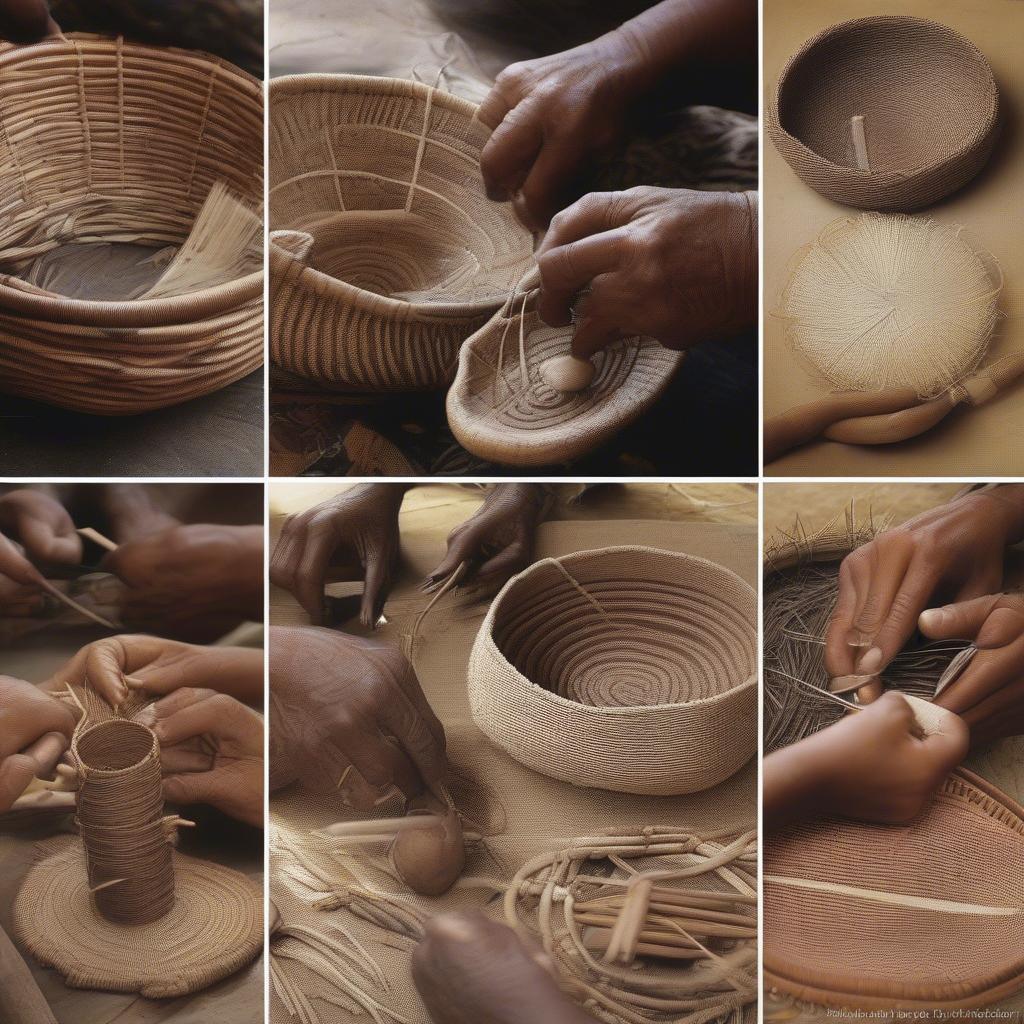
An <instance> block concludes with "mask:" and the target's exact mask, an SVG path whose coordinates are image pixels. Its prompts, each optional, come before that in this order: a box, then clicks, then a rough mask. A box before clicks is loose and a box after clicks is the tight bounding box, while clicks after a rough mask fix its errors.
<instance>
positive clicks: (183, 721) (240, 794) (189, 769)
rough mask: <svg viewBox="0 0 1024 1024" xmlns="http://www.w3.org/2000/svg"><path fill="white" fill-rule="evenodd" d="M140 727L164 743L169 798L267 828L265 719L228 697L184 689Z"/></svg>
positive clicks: (142, 716) (152, 709)
mask: <svg viewBox="0 0 1024 1024" xmlns="http://www.w3.org/2000/svg"><path fill="white" fill-rule="evenodd" d="M135 721H137V722H141V723H142V724H143V725H146V726H148V727H149V728H151V729H152V730H153V732H154V733H156V737H157V739H158V740H159V741H160V762H161V767H162V769H163V772H164V780H163V782H164V798H165V799H167V800H172V801H174V802H175V803H179V804H209V805H210V806H211V807H216V808H217V809H218V810H220V811H223V812H224V813H225V814H227V815H230V816H231V817H232V818H235V819H236V820H237V821H243V822H245V823H246V824H247V825H254V826H255V827H257V828H262V827H263V719H262V717H261V716H260V715H259V714H257V713H256V712H255V711H253V710H252V709H251V708H247V707H246V706H245V705H244V704H242V703H240V702H239V701H237V700H235V699H234V697H229V696H227V694H224V693H214V691H213V690H204V689H195V688H194V687H189V686H186V687H183V688H182V689H180V690H175V691H174V692H173V693H171V694H170V695H169V696H167V697H164V698H162V699H161V700H158V701H157V702H156V703H155V704H151V705H150V706H149V707H147V708H144V709H143V710H142V711H140V712H139V714H137V715H136V716H135Z"/></svg>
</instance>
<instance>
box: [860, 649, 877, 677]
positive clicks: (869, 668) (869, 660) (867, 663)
mask: <svg viewBox="0 0 1024 1024" xmlns="http://www.w3.org/2000/svg"><path fill="white" fill-rule="evenodd" d="M881 667H882V648H881V647H872V648H871V650H870V651H868V652H867V654H865V655H864V656H863V657H862V658H861V659H860V661H858V662H857V671H858V672H859V673H861V674H862V675H868V674H870V673H874V672H877V671H878V670H879V669H880V668H881Z"/></svg>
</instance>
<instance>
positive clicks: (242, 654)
mask: <svg viewBox="0 0 1024 1024" xmlns="http://www.w3.org/2000/svg"><path fill="white" fill-rule="evenodd" d="M86 680H88V682H89V685H90V686H92V687H94V688H95V689H96V691H97V692H98V693H99V694H100V695H101V696H103V697H104V698H106V700H107V702H108V703H110V704H111V705H112V706H113V707H115V708H116V707H118V706H119V705H120V704H122V703H123V702H124V701H126V700H127V699H128V697H129V696H130V695H131V694H132V693H143V694H146V695H148V696H151V697H161V696H164V695H165V694H168V693H171V692H172V691H174V690H177V689H180V688H181V687H183V686H192V687H206V688H208V689H210V690H216V691H218V692H219V693H226V694H228V695H229V696H232V697H237V698H238V699H239V700H241V701H245V702H246V703H248V704H259V703H260V701H261V700H262V698H263V652H262V651H259V650H250V649H248V648H244V647H203V646H199V645H196V644H185V643H181V642H180V641H178V640H166V639H164V638H163V637H156V636H146V635H145V634H143V633H132V634H127V635H124V636H112V637H105V638H104V639H102V640H96V641H95V642H93V643H91V644H87V645H86V646H85V647H83V648H82V649H81V650H80V651H79V652H78V653H77V654H76V655H75V656H74V657H73V658H72V659H71V660H70V661H69V662H68V663H67V664H66V665H64V666H63V667H62V668H60V669H58V670H57V672H55V673H54V674H53V676H52V677H51V678H50V679H49V680H47V682H46V683H44V684H43V686H44V688H45V689H47V690H52V691H58V690H63V689H64V688H65V687H66V686H68V684H81V683H82V682H84V681H86Z"/></svg>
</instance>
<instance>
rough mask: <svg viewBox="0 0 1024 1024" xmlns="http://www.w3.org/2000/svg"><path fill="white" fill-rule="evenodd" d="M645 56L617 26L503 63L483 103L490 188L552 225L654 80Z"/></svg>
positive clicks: (532, 218) (524, 214)
mask: <svg viewBox="0 0 1024 1024" xmlns="http://www.w3.org/2000/svg"><path fill="white" fill-rule="evenodd" d="M644 57H645V55H644V51H643V48H642V47H641V46H640V45H639V44H638V42H637V40H636V39H635V37H633V36H632V35H631V34H630V33H629V32H626V31H622V30H618V31H615V32H610V33H608V35H605V36H602V37H601V38H599V39H595V40H594V41H593V42H589V43H584V44H583V45H582V46H577V47H575V48H574V49H572V50H566V51H565V52H564V53H555V54H552V55H551V56H548V57H537V58H536V59H534V60H525V61H521V62H520V63H518V64H510V65H509V66H508V67H507V68H505V70H504V71H502V72H501V74H500V75H498V77H497V79H496V80H495V83H494V88H492V89H491V91H490V93H489V94H488V96H487V98H486V99H485V100H484V102H483V103H482V104H481V105H480V112H479V117H480V120H481V121H483V123H484V124H485V125H487V127H488V128H492V129H494V131H493V134H492V135H491V138H490V140H489V141H488V143H487V145H485V146H484V148H483V151H482V153H481V154H480V170H481V171H482V172H483V176H484V184H485V185H486V186H487V194H488V195H489V196H490V197H491V198H492V199H496V200H503V199H512V198H516V200H517V201H516V210H517V213H518V214H519V216H520V218H521V219H522V221H523V222H524V223H525V224H526V226H527V227H529V228H531V229H533V230H538V229H540V228H542V227H543V226H544V225H546V224H547V222H548V221H549V220H550V219H551V216H552V214H554V213H555V212H556V211H557V210H559V209H561V207H562V206H563V205H564V202H565V200H566V198H568V193H569V191H570V189H571V187H572V184H573V182H574V181H575V180H576V179H577V177H578V176H579V172H580V170H581V169H582V168H585V167H586V166H587V165H588V163H590V161H591V160H592V159H593V158H594V157H595V156H597V155H599V154H604V153H607V152H609V151H610V150H611V149H612V148H613V146H614V145H615V143H616V142H617V141H618V140H619V138H620V137H621V135H622V130H623V125H624V122H625V116H626V110H627V107H628V106H629V104H630V103H632V102H633V100H634V99H635V98H636V97H637V95H639V94H640V93H642V92H643V91H644V90H645V89H646V88H647V87H648V86H649V76H648V75H647V73H646V71H645V68H644ZM577 194H578V193H577Z"/></svg>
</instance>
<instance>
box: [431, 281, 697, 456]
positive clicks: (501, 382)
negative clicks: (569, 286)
mask: <svg viewBox="0 0 1024 1024" xmlns="http://www.w3.org/2000/svg"><path fill="white" fill-rule="evenodd" d="M521 287H522V286H521ZM537 294H538V293H537V290H536V289H530V290H528V291H526V292H525V294H522V295H520V296H519V297H518V298H517V297H516V296H513V297H512V298H510V299H509V301H508V302H507V303H506V304H505V306H504V307H503V308H502V309H501V310H500V311H499V312H498V314H497V315H496V316H495V317H494V319H493V320H491V321H490V322H488V323H487V324H486V325H485V326H484V327H482V328H481V329H480V330H479V331H478V332H477V333H476V334H474V335H473V336H472V337H471V338H470V339H469V340H468V341H467V342H466V344H465V345H463V346H462V350H461V351H460V353H459V370H458V373H457V374H456V377H455V383H454V384H453V385H452V387H451V390H450V391H449V392H448V398H447V402H446V409H447V413H448V425H449V426H450V427H451V430H452V433H453V434H454V435H455V438H456V440H457V441H458V442H459V444H461V445H462V446H463V447H464V448H465V449H466V450H467V451H470V452H472V453H473V454H474V455H476V456H478V457H479V458H481V459H487V460H488V461H490V462H497V463H500V464H502V465H506V466H549V465H553V464H556V463H562V462H571V461H572V460H574V459H579V458H582V457H583V456H584V455H587V454H588V453H589V452H591V451H593V450H594V449H596V448H599V447H600V446H601V445H602V444H604V443H605V442H606V441H608V440H610V439H611V438H612V437H614V436H615V435H616V434H618V433H619V432H620V431H621V430H622V429H623V428H624V427H626V426H628V425H629V424H630V423H632V422H633V421H634V420H636V419H638V418H639V417H640V416H642V415H643V414H644V412H646V411H647V410H648V409H650V407H651V406H652V405H653V404H654V403H655V402H656V401H657V400H658V398H660V397H661V395H662V394H663V393H664V391H665V389H666V388H667V387H668V385H669V383H670V381H671V380H672V376H673V374H674V373H675V372H676V370H677V369H678V368H679V366H680V364H681V363H682V361H683V353H682V352H673V351H672V350H671V349H667V348H665V347H664V346H663V345H661V344H659V343H658V342H657V341H655V340H654V339H653V338H625V339H623V340H621V341H617V342H614V343H613V344H612V345H609V346H608V347H607V348H606V349H604V350H603V351H601V352H599V353H597V355H595V356H594V358H593V362H594V366H595V373H594V379H593V381H592V383H591V384H590V385H589V386H588V387H587V388H585V389H584V390H583V391H578V392H561V391H557V390H556V389H555V388H553V387H552V386H551V385H550V384H549V383H547V381H546V380H545V379H544V373H543V371H542V369H541V367H542V366H543V364H544V363H545V362H546V361H547V360H549V359H551V358H554V357H556V356H563V355H567V354H568V353H569V351H570V346H571V342H572V330H573V329H572V327H548V326H547V325H546V324H545V323H544V322H543V321H542V320H541V319H540V318H539V317H538V315H537V313H536V310H535V308H534V307H535V304H536V299H537Z"/></svg>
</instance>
